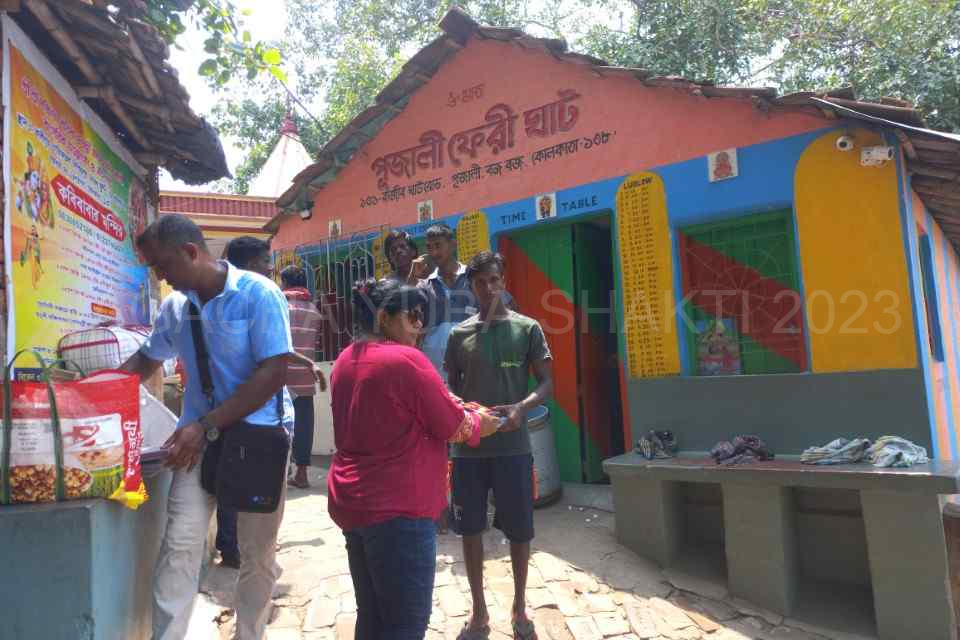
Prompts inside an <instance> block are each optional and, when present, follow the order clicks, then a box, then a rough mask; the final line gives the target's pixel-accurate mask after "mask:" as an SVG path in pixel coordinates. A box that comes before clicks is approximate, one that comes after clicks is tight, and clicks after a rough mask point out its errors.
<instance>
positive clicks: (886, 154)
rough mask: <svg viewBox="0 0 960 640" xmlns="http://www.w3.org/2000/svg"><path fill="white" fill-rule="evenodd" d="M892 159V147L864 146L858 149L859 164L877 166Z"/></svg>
mask: <svg viewBox="0 0 960 640" xmlns="http://www.w3.org/2000/svg"><path fill="white" fill-rule="evenodd" d="M891 160H893V147H886V146H877V147H864V148H863V149H861V150H860V164H862V165H863V166H865V167H879V166H880V165H882V164H883V163H884V162H889V161H891Z"/></svg>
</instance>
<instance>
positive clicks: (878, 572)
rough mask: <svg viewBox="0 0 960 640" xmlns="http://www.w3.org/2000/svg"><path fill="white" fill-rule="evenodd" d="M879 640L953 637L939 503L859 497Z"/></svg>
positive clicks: (932, 498)
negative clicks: (865, 532) (865, 531)
mask: <svg viewBox="0 0 960 640" xmlns="http://www.w3.org/2000/svg"><path fill="white" fill-rule="evenodd" d="M860 503H861V505H862V507H863V519H864V524H865V525H866V530H867V550H868V554H869V557H870V574H871V581H872V583H873V606H874V610H875V612H876V618H877V635H878V636H879V637H880V639H881V640H903V639H904V638H924V640H954V639H955V638H956V637H957V632H956V624H955V621H954V612H953V603H952V602H951V599H950V572H949V569H948V564H947V551H946V541H945V538H944V534H943V520H942V516H941V511H940V500H939V498H938V497H937V496H936V495H919V494H916V495H915V494H908V493H893V492H884V491H861V492H860Z"/></svg>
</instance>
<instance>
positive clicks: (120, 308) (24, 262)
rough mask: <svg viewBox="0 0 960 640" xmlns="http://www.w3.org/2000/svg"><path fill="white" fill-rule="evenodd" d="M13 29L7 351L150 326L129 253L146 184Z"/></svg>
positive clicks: (144, 279)
mask: <svg viewBox="0 0 960 640" xmlns="http://www.w3.org/2000/svg"><path fill="white" fill-rule="evenodd" d="M17 36H18V34H16V33H9V34H5V37H6V38H7V42H6V43H5V44H6V45H7V56H8V59H9V65H10V66H9V69H10V73H9V74H8V75H7V77H6V78H5V81H6V82H7V83H8V84H7V86H6V87H4V89H5V95H6V96H8V97H9V98H8V101H7V113H6V118H7V122H8V135H7V136H6V138H5V140H4V155H6V157H7V161H8V162H9V165H8V167H9V170H8V172H7V184H6V185H5V186H6V189H7V193H8V194H10V197H9V198H8V202H7V211H6V217H5V228H4V231H5V234H6V237H7V243H6V249H7V251H6V261H7V265H8V269H9V274H10V288H11V291H9V292H8V302H9V304H8V307H9V318H8V332H7V334H8V336H7V341H8V344H7V348H8V353H11V354H12V353H16V352H17V351H19V350H20V349H23V348H26V347H36V348H39V349H40V350H41V351H43V352H45V353H48V354H50V355H53V353H54V352H55V350H56V345H57V342H58V341H59V339H60V338H61V337H62V336H63V335H64V334H66V333H69V332H72V331H76V330H77V329H80V328H82V327H88V326H92V325H97V324H102V323H105V322H114V323H117V324H127V325H130V324H149V320H150V318H149V313H150V308H149V307H150V301H149V278H148V274H147V269H146V268H145V267H143V266H141V265H140V262H139V259H138V257H137V254H136V252H135V250H134V239H135V237H136V235H137V234H138V233H140V232H141V231H143V229H144V227H145V226H146V224H147V217H148V214H147V200H146V191H145V189H144V185H143V183H142V181H141V180H140V178H139V177H138V176H137V174H136V173H135V171H134V169H133V168H132V167H131V166H130V164H128V162H125V161H124V159H123V158H122V157H121V156H122V155H125V154H124V151H123V149H122V147H120V146H119V145H118V144H116V143H114V144H113V145H111V144H110V142H108V141H105V140H104V139H103V138H102V137H101V136H100V135H99V134H98V133H97V131H95V129H94V127H93V126H91V123H90V121H89V120H88V119H87V118H86V117H85V116H84V115H81V114H84V113H86V114H89V115H90V117H94V116H93V115H92V113H91V112H89V110H86V108H85V105H83V104H82V103H80V101H79V100H78V99H76V98H75V97H74V96H73V94H72V93H67V92H66V90H68V89H69V87H68V85H66V83H65V82H64V81H63V80H62V78H59V77H57V78H48V77H47V75H50V74H44V73H41V71H40V68H42V67H41V66H40V65H42V64H46V63H45V61H44V60H42V58H41V59H40V60H39V61H38V63H37V66H35V65H34V64H32V63H31V62H30V60H33V59H34V57H33V55H32V54H31V51H32V46H31V45H30V43H29V42H25V41H24V42H21V41H20V40H21V39H20V38H19V37H17ZM38 67H39V68H38ZM51 73H55V72H52V71H51ZM59 87H64V88H65V91H64V93H61V91H59V90H58V88H59ZM64 95H66V96H67V97H64ZM114 145H115V146H114ZM130 163H134V162H133V161H132V159H131V160H130Z"/></svg>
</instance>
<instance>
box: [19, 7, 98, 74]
mask: <svg viewBox="0 0 960 640" xmlns="http://www.w3.org/2000/svg"><path fill="white" fill-rule="evenodd" d="M26 3H27V9H28V10H29V11H30V13H32V14H33V15H34V16H35V17H36V18H37V20H39V21H40V24H42V25H43V28H44V29H46V30H47V31H48V32H49V33H50V36H51V37H52V38H53V39H54V40H56V41H57V43H58V44H59V45H60V46H61V47H63V50H64V52H65V53H66V54H67V57H68V58H70V61H71V62H73V63H74V64H75V65H77V68H78V69H80V73H82V74H83V77H84V78H86V79H87V82H90V83H93V84H100V83H101V82H103V80H102V78H101V77H100V74H99V73H97V70H96V69H94V68H93V65H92V64H90V61H89V60H87V56H86V55H84V53H83V51H82V50H81V49H80V45H78V44H77V43H76V41H75V40H74V39H73V37H71V36H70V33H69V32H68V31H67V29H66V27H65V26H64V24H63V22H61V21H60V18H58V17H57V16H56V14H54V12H53V10H52V9H51V8H50V6H49V5H48V4H47V3H46V2H45V1H44V0H26Z"/></svg>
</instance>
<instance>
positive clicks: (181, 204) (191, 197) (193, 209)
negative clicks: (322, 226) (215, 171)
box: [160, 191, 280, 220]
mask: <svg viewBox="0 0 960 640" xmlns="http://www.w3.org/2000/svg"><path fill="white" fill-rule="evenodd" d="M279 211H280V210H279V209H278V208H277V205H276V203H275V202H274V200H273V198H258V197H254V196H237V195H231V194H221V193H189V192H183V191H161V192H160V213H161V215H162V214H164V213H205V214H211V215H230V216H244V217H247V218H264V219H265V220H266V219H270V218H272V217H273V216H275V215H277V214H278V213H279Z"/></svg>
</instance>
